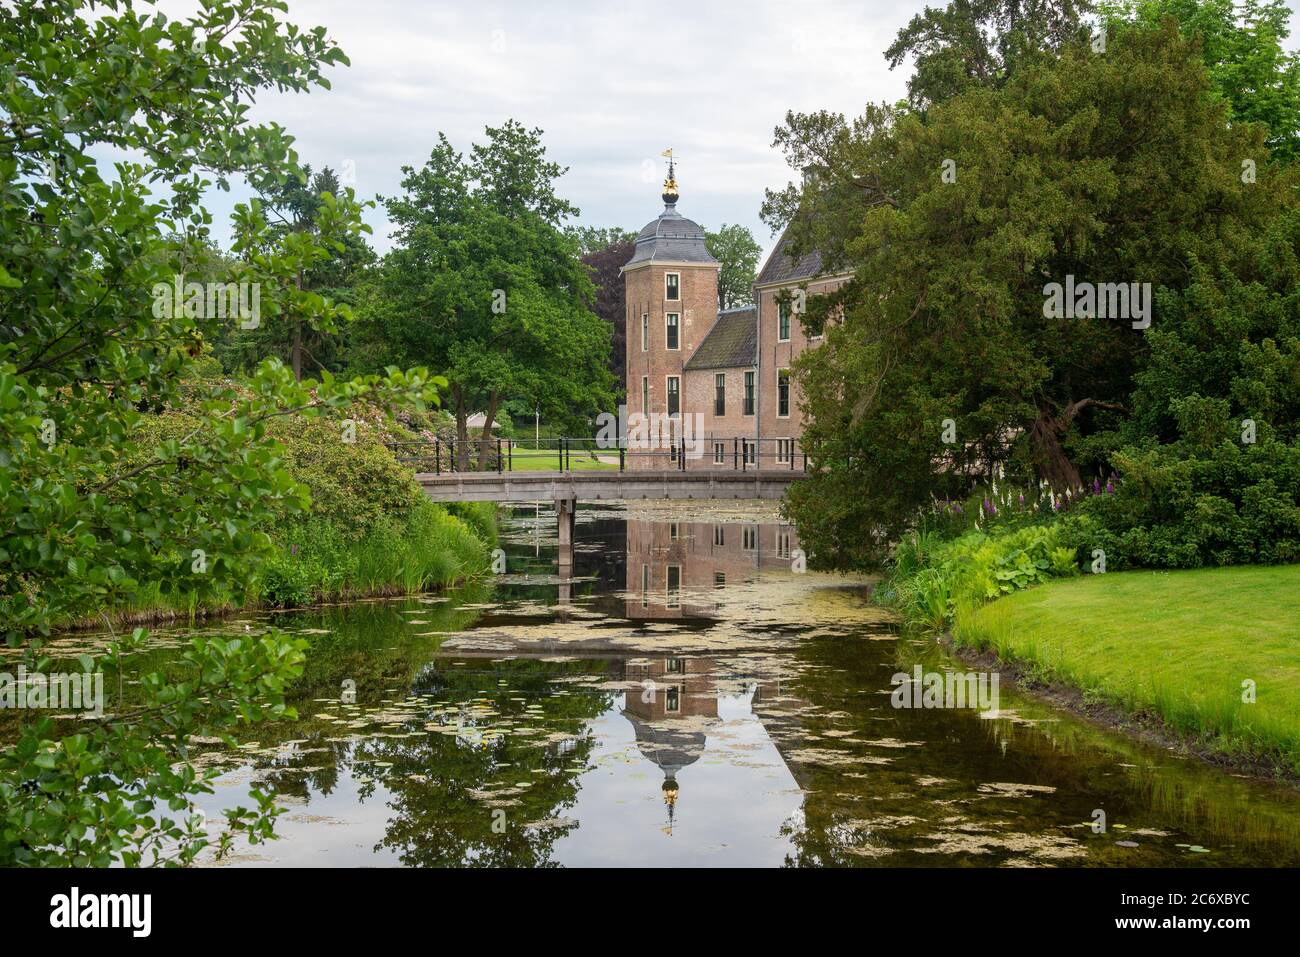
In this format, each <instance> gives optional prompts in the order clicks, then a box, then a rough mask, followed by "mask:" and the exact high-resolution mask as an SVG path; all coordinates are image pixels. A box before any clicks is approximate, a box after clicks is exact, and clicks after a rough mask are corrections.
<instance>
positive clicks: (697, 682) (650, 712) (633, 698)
mask: <svg viewBox="0 0 1300 957" xmlns="http://www.w3.org/2000/svg"><path fill="white" fill-rule="evenodd" d="M713 666H714V663H713V660H712V659H711V658H655V659H647V658H635V659H631V660H628V661H626V662H624V663H623V680H624V681H628V682H631V683H632V684H633V687H631V688H629V689H628V690H627V691H626V692H625V694H624V702H623V716H624V717H625V718H627V719H628V721H630V722H631V723H632V729H633V731H634V732H635V734H636V744H637V749H638V750H640V752H641V753H642V754H643V755H644V756H645V757H646V758H648V759H649V760H651V761H653V762H654V763H655V765H657V766H658V768H659V769H660V770H661V771H663V774H664V780H663V784H662V785H661V789H662V792H663V800H664V804H665V806H666V807H667V809H668V826H667V833H668V834H672V826H673V821H674V819H675V817H676V811H677V799H678V794H679V792H680V788H681V785H680V783H679V782H678V780H677V775H678V774H679V773H680V772H681V770H682V769H683V768H685V767H687V766H689V765H691V764H694V763H695V762H696V761H698V760H699V759H700V756H701V755H702V754H704V747H705V744H706V743H707V740H708V731H709V730H710V729H711V728H712V727H713V726H714V725H716V724H717V723H718V696H717V690H716V684H715V681H714V676H713Z"/></svg>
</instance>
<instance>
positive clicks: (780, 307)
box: [776, 298, 791, 342]
mask: <svg viewBox="0 0 1300 957" xmlns="http://www.w3.org/2000/svg"><path fill="white" fill-rule="evenodd" d="M790 305H791V304H790V303H789V302H786V301H783V300H781V299H780V298H778V299H777V300H776V341H777V342H789V341H790ZM783 312H784V313H785V335H784V336H783V335H781V313H783Z"/></svg>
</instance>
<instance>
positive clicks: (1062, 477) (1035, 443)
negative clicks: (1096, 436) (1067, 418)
mask: <svg viewBox="0 0 1300 957" xmlns="http://www.w3.org/2000/svg"><path fill="white" fill-rule="evenodd" d="M1065 425H1066V423H1064V422H1062V421H1061V420H1060V419H1057V418H1055V417H1053V416H1051V415H1049V414H1048V413H1046V412H1040V413H1039V416H1038V418H1037V419H1036V420H1034V424H1033V425H1032V426H1030V428H1029V443H1030V447H1031V448H1032V449H1033V455H1034V465H1035V467H1036V468H1037V469H1038V474H1039V476H1040V477H1042V478H1045V479H1046V480H1047V484H1048V485H1050V486H1052V490H1053V491H1055V492H1058V493H1060V492H1064V491H1065V490H1066V489H1075V488H1078V487H1079V486H1080V485H1082V484H1083V480H1082V479H1080V478H1079V470H1078V469H1077V468H1075V466H1074V463H1073V462H1071V461H1070V457H1069V456H1068V455H1066V454H1065V449H1064V448H1062V447H1061V439H1060V434H1061V432H1062V431H1063V430H1064V428H1065Z"/></svg>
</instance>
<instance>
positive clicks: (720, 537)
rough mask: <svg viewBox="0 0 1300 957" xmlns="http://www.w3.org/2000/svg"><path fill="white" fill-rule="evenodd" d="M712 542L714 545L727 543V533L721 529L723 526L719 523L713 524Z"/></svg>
mask: <svg viewBox="0 0 1300 957" xmlns="http://www.w3.org/2000/svg"><path fill="white" fill-rule="evenodd" d="M713 544H714V545H725V544H727V533H726V532H725V531H724V530H723V527H722V526H721V525H714V526H713Z"/></svg>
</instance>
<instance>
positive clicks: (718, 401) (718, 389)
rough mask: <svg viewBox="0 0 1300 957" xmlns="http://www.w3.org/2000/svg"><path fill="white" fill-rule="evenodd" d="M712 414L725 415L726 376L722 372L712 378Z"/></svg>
mask: <svg viewBox="0 0 1300 957" xmlns="http://www.w3.org/2000/svg"><path fill="white" fill-rule="evenodd" d="M713 414H714V415H726V414H727V376H726V374H725V373H722V372H719V373H717V374H716V375H714V377H713Z"/></svg>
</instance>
